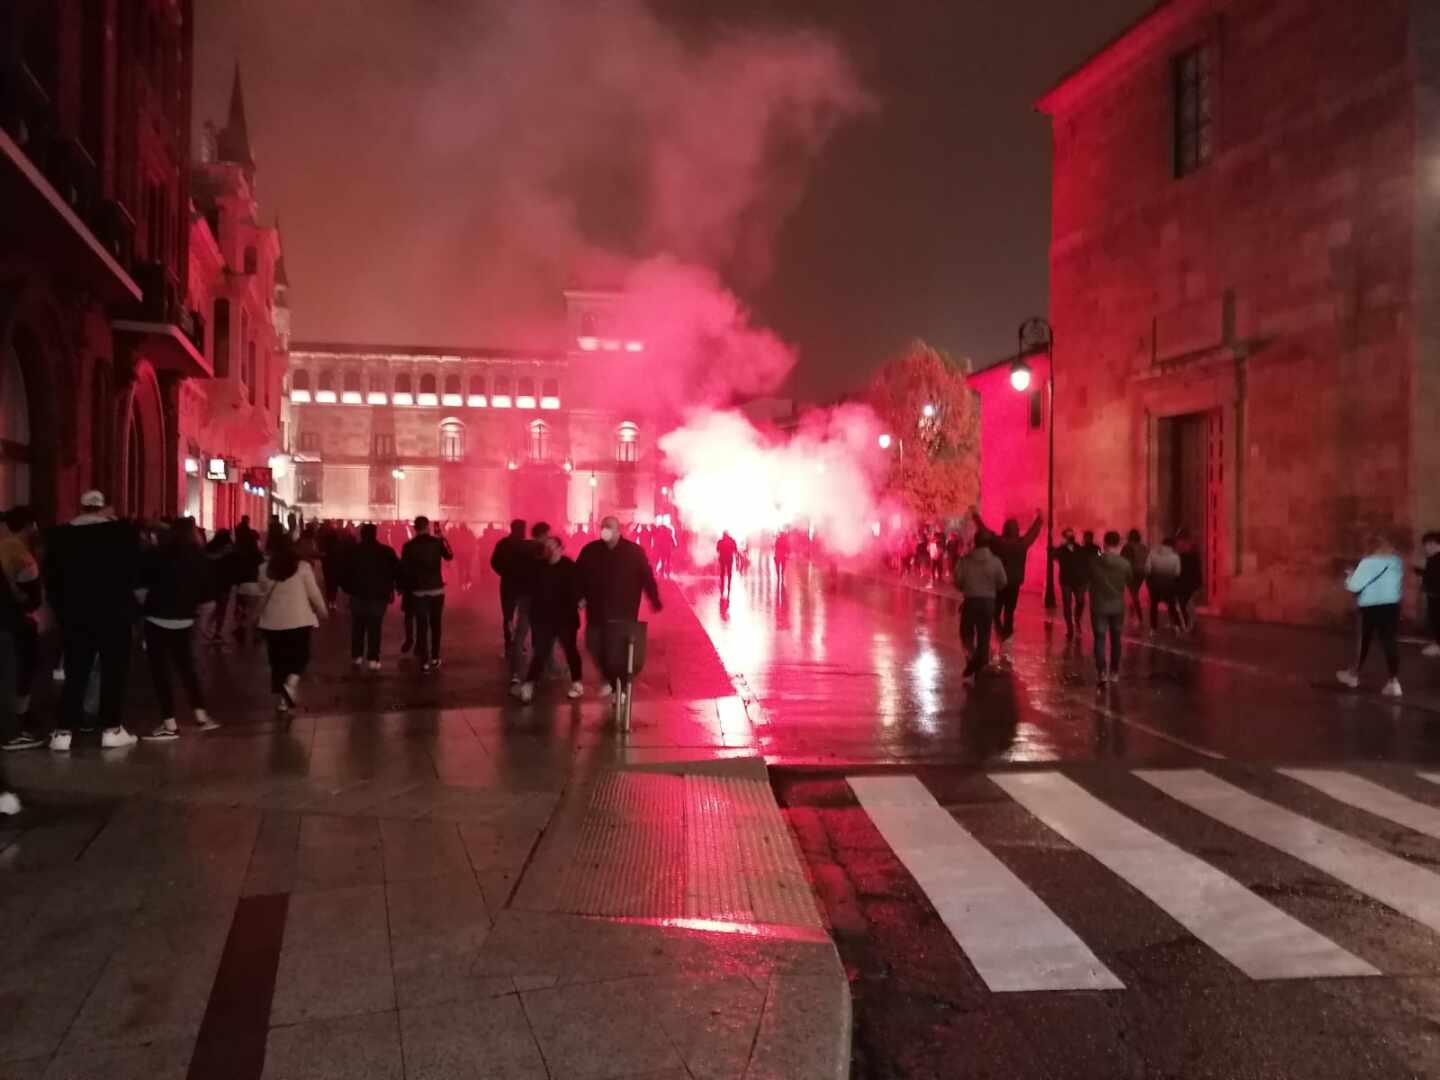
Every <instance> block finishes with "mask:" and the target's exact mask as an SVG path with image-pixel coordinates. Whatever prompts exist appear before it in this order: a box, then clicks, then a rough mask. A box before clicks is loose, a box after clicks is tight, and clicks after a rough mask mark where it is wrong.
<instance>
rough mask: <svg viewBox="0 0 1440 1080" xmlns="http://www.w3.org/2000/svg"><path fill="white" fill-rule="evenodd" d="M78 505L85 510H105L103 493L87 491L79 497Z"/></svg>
mask: <svg viewBox="0 0 1440 1080" xmlns="http://www.w3.org/2000/svg"><path fill="white" fill-rule="evenodd" d="M80 505H81V506H83V507H85V509H87V510H103V509H105V493H104V492H103V491H87V492H85V494H84V495H81V496H80Z"/></svg>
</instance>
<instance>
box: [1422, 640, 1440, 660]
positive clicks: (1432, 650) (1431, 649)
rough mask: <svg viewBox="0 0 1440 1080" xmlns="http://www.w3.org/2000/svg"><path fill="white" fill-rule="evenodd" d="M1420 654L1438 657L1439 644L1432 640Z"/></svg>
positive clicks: (1432, 657)
mask: <svg viewBox="0 0 1440 1080" xmlns="http://www.w3.org/2000/svg"><path fill="white" fill-rule="evenodd" d="M1420 655H1421V656H1428V657H1430V659H1432V660H1434V659H1436V658H1437V657H1440V645H1437V644H1436V643H1435V642H1433V641H1432V642H1431V643H1430V644H1429V645H1426V646H1425V648H1424V649H1422V650H1421V652H1420Z"/></svg>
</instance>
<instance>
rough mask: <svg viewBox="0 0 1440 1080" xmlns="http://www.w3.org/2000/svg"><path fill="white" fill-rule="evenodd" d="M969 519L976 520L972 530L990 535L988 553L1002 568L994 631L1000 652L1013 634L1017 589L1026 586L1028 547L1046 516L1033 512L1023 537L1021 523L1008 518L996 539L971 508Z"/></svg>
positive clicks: (996, 599) (978, 513) (1037, 533)
mask: <svg viewBox="0 0 1440 1080" xmlns="http://www.w3.org/2000/svg"><path fill="white" fill-rule="evenodd" d="M971 516H972V517H974V519H975V527H976V528H977V529H979V530H980V531H981V532H984V533H988V534H989V536H990V550H991V551H992V552H993V553H994V554H995V557H996V558H998V559H999V560H1000V565H1001V566H1003V567H1004V568H1005V588H1003V589H1001V590H1000V592H999V593H998V594H997V595H996V597H995V630H996V632H997V633H998V634H999V635H1000V647H1001V649H1002V650H1003V649H1004V648H1005V647H1006V644H1007V643H1008V642H1009V640H1010V638H1011V637H1013V636H1014V634H1015V605H1016V604H1017V603H1019V601H1020V586H1022V585H1024V584H1025V560H1026V558H1027V557H1028V556H1029V554H1030V545H1031V544H1033V543H1035V539H1036V538H1037V537H1038V536H1039V535H1040V526H1041V525H1043V524H1044V523H1045V515H1044V514H1042V513H1041V512H1040V511H1039V510H1036V511H1035V520H1034V521H1032V522H1031V523H1030V527H1029V528H1028V529H1026V530H1025V532H1024V533H1023V534H1022V533H1021V532H1020V522H1019V521H1017V520H1016V519H1015V518H1007V519H1006V520H1005V524H1004V526H1002V528H1001V530H1000V534H999V535H998V536H997V535H995V531H994V530H993V529H991V528H990V527H989V526H988V525H986V524H985V522H984V521H983V520H982V519H981V517H980V511H979V510H977V509H973V508H972V509H971Z"/></svg>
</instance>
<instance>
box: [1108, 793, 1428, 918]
mask: <svg viewBox="0 0 1440 1080" xmlns="http://www.w3.org/2000/svg"><path fill="white" fill-rule="evenodd" d="M1135 775H1136V776H1138V777H1140V779H1142V780H1144V781H1145V782H1146V783H1148V784H1151V785H1153V786H1154V787H1157V788H1159V789H1160V790H1161V791H1163V792H1165V794H1167V795H1169V796H1170V797H1171V798H1173V799H1177V800H1179V801H1180V802H1182V803H1184V804H1185V805H1186V806H1190V807H1193V808H1194V809H1196V810H1198V811H1200V812H1201V813H1202V814H1206V815H1208V816H1210V817H1212V818H1214V819H1215V820H1216V821H1219V822H1221V823H1222V824H1224V825H1228V826H1229V827H1230V828H1232V829H1234V830H1235V831H1236V832H1240V833H1244V834H1245V835H1246V836H1249V837H1252V838H1254V839H1256V840H1259V841H1260V842H1261V843H1262V844H1269V845H1270V846H1271V847H1273V848H1276V849H1278V850H1280V851H1283V852H1285V854H1287V855H1289V856H1291V857H1292V858H1295V859H1299V860H1300V861H1301V862H1303V863H1307V864H1309V865H1310V866H1313V867H1315V868H1316V869H1317V870H1321V871H1324V872H1325V873H1327V874H1329V875H1330V876H1331V877H1333V878H1336V879H1337V880H1339V881H1343V882H1344V883H1345V884H1346V885H1349V886H1350V887H1351V888H1352V889H1354V890H1355V891H1356V892H1358V893H1363V894H1364V895H1366V896H1368V897H1370V898H1371V899H1374V900H1378V901H1380V903H1382V904H1385V905H1387V906H1389V907H1392V908H1394V909H1395V910H1396V911H1398V912H1400V913H1401V914H1404V915H1408V916H1410V918H1412V919H1414V920H1415V921H1417V922H1419V923H1423V924H1424V925H1425V926H1428V927H1430V929H1432V930H1440V877H1437V876H1436V875H1435V874H1432V873H1430V871H1428V870H1423V869H1421V868H1420V867H1418V866H1416V865H1414V864H1413V863H1409V862H1406V861H1405V860H1404V859H1401V858H1399V857H1397V856H1395V855H1391V854H1390V853H1389V852H1387V851H1382V850H1380V849H1379V848H1377V847H1374V846H1373V845H1371V844H1367V843H1365V842H1364V841H1363V840H1357V839H1355V838H1354V837H1353V836H1347V835H1346V834H1345V833H1342V832H1339V831H1338V830H1336V829H1331V828H1329V827H1328V826H1325V825H1321V824H1320V823H1319V822H1316V821H1311V820H1310V819H1309V818H1306V817H1302V816H1301V815H1299V814H1296V813H1294V812H1293V811H1290V810H1286V809H1285V808H1284V807H1280V806H1276V805H1275V804H1274V803H1270V802H1266V801H1265V800H1264V799H1260V798H1257V797H1256V796H1254V795H1251V794H1249V793H1248V792H1245V791H1242V790H1241V789H1240V788H1238V787H1236V786H1235V785H1234V784H1230V783H1227V782H1226V781H1224V780H1221V779H1220V778H1219V777H1216V776H1211V775H1210V774H1209V773H1207V772H1202V771H1201V770H1199V769H1176V770H1173V771H1169V770H1164V769H1137V770H1136V772H1135Z"/></svg>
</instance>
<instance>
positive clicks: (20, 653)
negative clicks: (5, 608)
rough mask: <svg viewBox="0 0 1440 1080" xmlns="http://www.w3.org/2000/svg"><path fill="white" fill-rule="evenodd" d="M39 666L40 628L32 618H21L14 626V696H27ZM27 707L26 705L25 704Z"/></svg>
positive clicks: (33, 686) (33, 684)
mask: <svg viewBox="0 0 1440 1080" xmlns="http://www.w3.org/2000/svg"><path fill="white" fill-rule="evenodd" d="M39 667H40V628H39V627H38V626H36V625H35V620H34V619H21V620H20V623H19V625H18V626H16V627H15V696H16V697H17V698H29V696H30V693H31V691H32V690H34V688H35V672H36V671H37V670H38V669H39ZM27 708H28V705H27Z"/></svg>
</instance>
